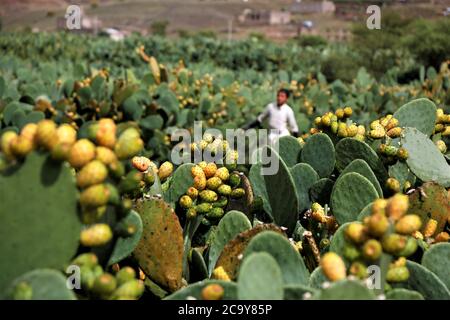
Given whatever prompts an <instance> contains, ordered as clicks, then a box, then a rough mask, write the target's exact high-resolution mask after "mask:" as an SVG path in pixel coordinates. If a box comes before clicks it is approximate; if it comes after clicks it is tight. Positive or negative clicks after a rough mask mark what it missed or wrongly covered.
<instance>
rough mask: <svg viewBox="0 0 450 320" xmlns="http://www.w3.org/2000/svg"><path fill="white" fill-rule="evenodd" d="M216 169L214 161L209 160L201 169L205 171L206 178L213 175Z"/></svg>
mask: <svg viewBox="0 0 450 320" xmlns="http://www.w3.org/2000/svg"><path fill="white" fill-rule="evenodd" d="M216 171H217V165H216V164H215V163H214V162H210V163H208V164H207V165H206V167H205V168H204V169H203V172H204V173H205V176H206V178H211V177H214V175H215V174H216Z"/></svg>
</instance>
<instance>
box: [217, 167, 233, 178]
mask: <svg viewBox="0 0 450 320" xmlns="http://www.w3.org/2000/svg"><path fill="white" fill-rule="evenodd" d="M215 176H216V177H218V178H220V180H222V181H223V182H225V181H227V180H228V179H229V178H230V172H229V171H228V169H227V168H226V167H222V168H219V169H217V171H216V174H215Z"/></svg>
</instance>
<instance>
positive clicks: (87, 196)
mask: <svg viewBox="0 0 450 320" xmlns="http://www.w3.org/2000/svg"><path fill="white" fill-rule="evenodd" d="M109 196H110V190H109V189H108V188H107V186H106V185H105V184H97V185H93V186H90V187H88V188H87V189H85V190H84V191H83V192H82V193H81V195H80V204H81V206H82V207H91V208H92V207H94V208H95V207H100V206H104V205H105V204H107V203H108V200H109Z"/></svg>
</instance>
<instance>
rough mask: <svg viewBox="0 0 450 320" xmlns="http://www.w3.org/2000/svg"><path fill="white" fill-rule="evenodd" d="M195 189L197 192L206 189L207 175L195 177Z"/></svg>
mask: <svg viewBox="0 0 450 320" xmlns="http://www.w3.org/2000/svg"><path fill="white" fill-rule="evenodd" d="M194 188H195V189H197V190H203V189H205V188H206V177H205V174H202V175H198V176H194Z"/></svg>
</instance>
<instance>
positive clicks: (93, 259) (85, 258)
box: [72, 252, 98, 268]
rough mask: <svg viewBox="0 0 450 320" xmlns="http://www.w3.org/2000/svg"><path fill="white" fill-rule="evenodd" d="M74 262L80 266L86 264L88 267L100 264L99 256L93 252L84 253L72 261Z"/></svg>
mask: <svg viewBox="0 0 450 320" xmlns="http://www.w3.org/2000/svg"><path fill="white" fill-rule="evenodd" d="M72 264H75V265H77V266H79V267H82V266H86V267H88V268H92V267H94V266H95V265H97V264H98V258H97V256H96V255H95V254H94V253H92V252H88V253H82V254H80V255H79V256H78V257H76V258H75V259H74V260H73V261H72Z"/></svg>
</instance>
